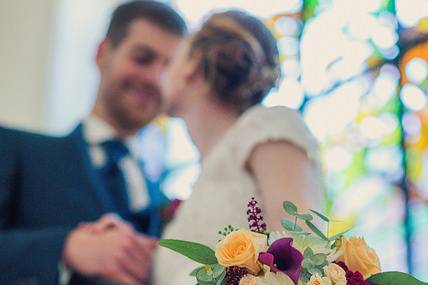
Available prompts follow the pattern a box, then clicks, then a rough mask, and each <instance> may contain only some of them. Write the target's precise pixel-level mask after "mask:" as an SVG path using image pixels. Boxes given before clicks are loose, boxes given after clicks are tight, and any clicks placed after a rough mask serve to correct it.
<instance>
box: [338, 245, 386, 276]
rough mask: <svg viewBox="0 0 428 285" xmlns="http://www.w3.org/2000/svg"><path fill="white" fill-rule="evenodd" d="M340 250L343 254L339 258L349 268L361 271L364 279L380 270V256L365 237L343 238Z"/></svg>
mask: <svg viewBox="0 0 428 285" xmlns="http://www.w3.org/2000/svg"><path fill="white" fill-rule="evenodd" d="M340 251H341V252H342V255H341V256H339V258H338V259H337V260H338V261H343V262H344V263H345V264H346V266H348V268H349V270H351V271H358V272H360V273H361V274H362V275H363V276H364V279H367V278H369V277H370V276H372V275H373V274H376V273H379V272H380V264H379V258H378V256H377V255H376V253H375V251H374V250H373V249H371V248H370V247H368V246H367V244H366V242H365V241H364V239H363V238H357V237H351V238H350V239H349V240H347V239H345V238H342V239H341V246H340Z"/></svg>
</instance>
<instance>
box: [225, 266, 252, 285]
mask: <svg viewBox="0 0 428 285" xmlns="http://www.w3.org/2000/svg"><path fill="white" fill-rule="evenodd" d="M247 273H248V270H247V269H245V268H242V267H238V266H231V267H228V268H226V277H225V279H226V285H239V281H241V278H242V277H244V276H245V275H246V274H247Z"/></svg>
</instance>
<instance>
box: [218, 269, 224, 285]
mask: <svg viewBox="0 0 428 285" xmlns="http://www.w3.org/2000/svg"><path fill="white" fill-rule="evenodd" d="M224 284H226V271H223V273H222V274H221V275H220V276H219V277H218V279H217V283H216V285H224Z"/></svg>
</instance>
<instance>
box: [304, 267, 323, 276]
mask: <svg viewBox="0 0 428 285" xmlns="http://www.w3.org/2000/svg"><path fill="white" fill-rule="evenodd" d="M308 272H309V273H311V274H312V275H315V274H318V275H319V276H322V275H323V274H322V271H321V270H319V269H318V268H316V267H312V268H309V269H308Z"/></svg>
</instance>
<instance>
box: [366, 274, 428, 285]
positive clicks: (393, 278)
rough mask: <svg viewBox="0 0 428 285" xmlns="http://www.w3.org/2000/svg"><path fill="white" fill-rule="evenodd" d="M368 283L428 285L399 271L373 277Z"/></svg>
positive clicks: (375, 284) (376, 284)
mask: <svg viewBox="0 0 428 285" xmlns="http://www.w3.org/2000/svg"><path fill="white" fill-rule="evenodd" d="M368 281H369V282H370V283H372V284H374V285H404V284H405V285H427V284H428V283H426V282H422V281H419V280H418V279H416V278H415V277H413V276H411V275H409V274H406V273H402V272H397V271H391V272H382V273H378V274H375V275H373V276H371V277H370V278H369V279H368Z"/></svg>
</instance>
